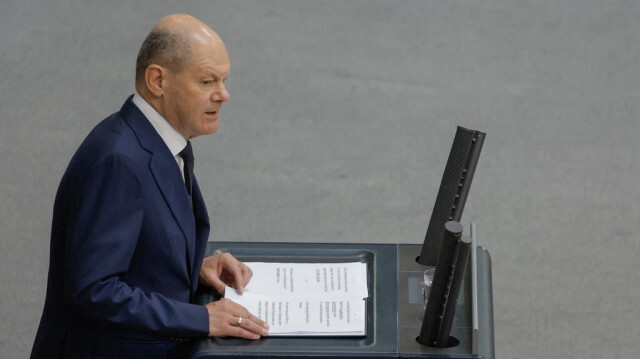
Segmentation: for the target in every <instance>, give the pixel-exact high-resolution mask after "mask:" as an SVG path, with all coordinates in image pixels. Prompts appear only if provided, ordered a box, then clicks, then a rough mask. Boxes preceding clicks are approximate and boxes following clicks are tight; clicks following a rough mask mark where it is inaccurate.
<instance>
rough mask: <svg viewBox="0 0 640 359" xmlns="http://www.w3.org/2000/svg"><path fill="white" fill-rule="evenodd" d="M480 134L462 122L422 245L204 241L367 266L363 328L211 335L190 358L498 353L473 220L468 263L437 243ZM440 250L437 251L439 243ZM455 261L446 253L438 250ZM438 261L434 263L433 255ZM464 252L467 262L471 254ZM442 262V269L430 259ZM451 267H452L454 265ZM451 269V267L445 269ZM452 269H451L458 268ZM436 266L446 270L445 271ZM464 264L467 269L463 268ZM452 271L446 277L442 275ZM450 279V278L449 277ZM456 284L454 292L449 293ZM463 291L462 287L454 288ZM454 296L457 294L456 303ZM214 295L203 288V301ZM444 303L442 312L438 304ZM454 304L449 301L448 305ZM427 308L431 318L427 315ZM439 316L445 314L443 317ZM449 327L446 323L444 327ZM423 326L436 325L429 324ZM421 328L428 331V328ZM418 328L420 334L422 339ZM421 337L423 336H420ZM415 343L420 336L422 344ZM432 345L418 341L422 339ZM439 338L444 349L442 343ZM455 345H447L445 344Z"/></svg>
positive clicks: (220, 247) (487, 265)
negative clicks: (435, 334) (428, 277)
mask: <svg viewBox="0 0 640 359" xmlns="http://www.w3.org/2000/svg"><path fill="white" fill-rule="evenodd" d="M484 135H485V134H484V133H482V132H478V131H472V130H468V129H465V128H461V127H458V131H457V133H456V138H455V140H454V144H453V147H452V149H451V153H450V155H449V161H448V163H447V167H446V168H445V173H444V176H443V180H442V183H441V185H440V191H439V193H438V198H437V200H436V205H435V206H434V209H433V213H432V217H431V221H430V223H429V228H428V231H427V235H426V237H425V241H424V243H423V244H422V245H419V244H379V243H378V244H376V243H371V244H355V243H272V242H268V243H267V242H257V243H256V242H226V243H225V242H210V243H209V244H208V247H207V255H212V254H216V253H224V252H227V253H231V254H232V255H234V256H235V257H236V258H238V259H239V260H240V261H244V262H293V263H343V262H363V263H366V264H367V276H366V280H367V286H368V290H369V297H368V298H367V299H366V301H367V303H366V334H365V335H363V336H346V337H326V336H317V337H306V336H304V337H302V336H301V337H265V338H262V339H260V340H256V341H250V340H245V339H238V338H210V339H203V340H201V341H199V342H197V343H195V344H194V346H193V347H192V352H191V353H190V355H191V358H192V359H205V358H211V359H214V358H272V359H276V358H278V359H279V358H301V357H313V358H494V356H495V355H494V352H495V350H494V339H493V294H492V292H493V290H492V278H491V258H490V256H489V253H488V252H487V251H486V250H485V249H484V248H482V247H480V246H478V244H477V243H476V232H475V225H474V224H472V225H471V227H470V230H469V232H468V234H466V236H465V235H463V234H461V233H462V230H461V229H460V230H458V231H456V233H457V234H458V235H460V236H464V238H462V237H457V238H459V240H458V242H464V243H465V247H464V261H458V262H457V263H465V265H462V264H460V265H458V266H457V267H456V266H455V264H451V266H450V265H449V264H447V267H446V268H444V267H443V266H442V263H444V262H447V261H441V260H440V259H439V258H440V257H443V256H439V254H442V253H445V252H446V250H447V248H450V249H449V250H450V251H451V252H452V253H453V254H452V255H453V256H454V257H456V256H457V257H458V258H460V257H461V256H460V255H459V253H461V251H460V249H459V248H460V247H459V246H457V247H455V246H448V245H446V244H449V243H450V242H446V243H445V245H443V237H444V233H445V232H447V231H445V226H447V225H449V224H450V223H453V222H447V221H454V222H455V223H453V224H454V227H456V228H462V227H459V226H460V224H459V223H458V222H457V221H459V219H460V217H461V214H462V209H463V208H464V202H465V200H466V197H467V194H468V191H469V186H470V184H471V179H472V177H473V173H474V170H475V166H476V163H477V160H478V156H479V153H480V150H481V148H482V143H483V141H484ZM441 247H442V249H441ZM444 257H445V258H447V259H451V256H448V255H447V256H444ZM436 258H438V260H437V261H436ZM467 258H468V260H467ZM436 262H439V265H438V264H437V263H436ZM451 263H454V261H452V262H451ZM425 266H435V267H436V275H435V277H434V281H435V280H438V284H439V286H438V287H437V288H436V287H435V282H434V292H433V293H432V297H433V296H434V293H435V292H436V291H435V289H438V291H437V292H438V293H439V296H438V297H437V298H438V301H437V303H438V308H436V307H434V305H433V303H436V301H430V302H429V305H425V296H424V292H423V291H424V289H425V287H424V279H425V276H424V273H425V269H426V268H425ZM449 267H451V268H449ZM454 267H455V270H454ZM441 268H444V269H442V270H441ZM462 268H464V271H460V269H462ZM450 269H451V271H450V273H451V275H450V276H449V275H448V274H446V273H448V272H447V271H449V270H450ZM447 276H449V279H447ZM452 287H455V291H453V290H451V289H452ZM458 288H459V290H458ZM452 298H455V300H452ZM217 299H219V298H217V297H216V295H215V293H214V292H213V290H211V289H204V288H201V289H200V292H199V294H198V300H199V301H200V303H202V304H205V303H208V302H211V301H214V300H217ZM440 307H441V309H439V308H440ZM451 307H454V308H455V310H453V309H452V308H451ZM425 309H426V310H427V316H425ZM440 313H442V314H440ZM430 317H433V318H434V319H436V320H439V324H436V326H440V327H439V328H438V330H440V329H442V328H445V327H446V330H445V331H442V330H440V332H444V333H445V334H444V335H446V337H443V338H446V339H450V340H446V341H440V343H438V341H437V340H431V339H428V340H424V339H423V338H424V337H425V336H423V335H422V334H423V333H421V328H422V327H423V319H425V323H426V320H427V319H430ZM443 323H445V324H446V325H443ZM424 327H425V328H427V329H431V328H433V325H425V326H424ZM426 332H430V330H427V331H426ZM419 334H420V335H419ZM418 337H419V338H418ZM417 339H420V341H418V340H417ZM425 342H426V343H431V342H433V344H434V345H431V346H429V345H424V344H421V343H425ZM443 342H444V343H445V344H444V345H442V343H443ZM449 343H451V344H449Z"/></svg>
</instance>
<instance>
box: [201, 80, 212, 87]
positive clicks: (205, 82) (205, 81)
mask: <svg viewBox="0 0 640 359" xmlns="http://www.w3.org/2000/svg"><path fill="white" fill-rule="evenodd" d="M212 83H213V81H212V80H204V81H202V84H203V85H205V86H209V85H211V84H212Z"/></svg>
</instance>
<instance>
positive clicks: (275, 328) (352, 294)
mask: <svg viewBox="0 0 640 359" xmlns="http://www.w3.org/2000/svg"><path fill="white" fill-rule="evenodd" d="M245 264H246V265H247V266H249V268H251V270H252V271H253V277H252V278H251V281H250V282H249V285H247V287H245V290H244V293H243V294H242V295H239V294H238V292H236V290H235V289H233V288H229V287H227V288H226V289H225V298H229V299H231V300H233V301H234V302H236V303H238V304H240V305H242V306H244V307H245V308H247V310H249V312H251V313H252V314H253V315H255V316H257V317H259V318H260V319H262V320H264V321H265V322H266V323H267V324H268V325H269V335H270V336H362V335H366V304H367V303H366V302H367V298H368V297H369V293H368V287H367V265H366V263H361V262H349V263H266V262H245Z"/></svg>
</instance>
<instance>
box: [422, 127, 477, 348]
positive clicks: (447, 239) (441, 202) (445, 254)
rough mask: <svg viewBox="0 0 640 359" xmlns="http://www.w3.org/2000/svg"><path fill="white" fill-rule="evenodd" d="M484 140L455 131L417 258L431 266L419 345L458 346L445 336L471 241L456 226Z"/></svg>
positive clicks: (455, 302)
mask: <svg viewBox="0 0 640 359" xmlns="http://www.w3.org/2000/svg"><path fill="white" fill-rule="evenodd" d="M485 136H486V134H485V133H482V132H480V131H474V130H469V129H466V128H463V127H459V126H458V128H457V131H456V135H455V138H454V141H453V145H452V147H451V152H450V154H449V159H448V160H447V165H446V168H445V171H444V174H443V176H442V182H441V183H440V189H439V191H438V196H437V198H436V203H435V205H434V207H433V212H432V214H431V220H430V222H429V227H428V229H427V234H426V236H425V239H424V243H423V245H422V249H421V252H420V256H419V257H417V258H416V261H417V262H418V263H420V264H423V265H425V266H432V267H433V266H435V274H434V276H433V281H432V283H431V287H430V290H429V298H428V301H427V307H426V310H425V315H424V318H423V321H422V328H421V330H420V335H419V336H418V337H417V338H416V340H417V341H418V342H419V343H420V344H422V345H427V346H431V347H440V348H445V347H452V346H455V345H457V344H458V340H457V339H456V338H454V337H451V336H450V333H451V327H452V324H453V319H454V314H455V308H456V304H457V300H458V293H459V292H460V286H461V284H462V281H463V277H464V272H465V268H466V267H467V261H468V258H469V252H470V248H471V240H470V238H469V237H463V236H462V232H463V228H462V225H461V224H460V223H459V221H460V219H461V218H462V211H463V210H464V205H465V202H466V199H467V195H468V193H469V189H470V187H471V181H472V180H473V175H474V173H475V169H476V165H477V163H478V159H479V157H480V151H481V150H482V145H483V143H484V138H485Z"/></svg>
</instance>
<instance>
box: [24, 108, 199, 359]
mask: <svg viewBox="0 0 640 359" xmlns="http://www.w3.org/2000/svg"><path fill="white" fill-rule="evenodd" d="M192 197H193V199H192V200H190V199H189V196H188V194H187V191H186V188H185V185H184V181H183V179H182V175H181V172H180V168H179V166H178V164H177V163H176V160H175V158H174V157H173V155H172V154H171V153H170V151H169V149H168V148H167V146H166V145H165V143H164V142H163V140H162V138H161V137H160V136H159V135H158V133H157V132H156V131H155V129H154V128H153V126H152V125H151V123H150V122H149V121H148V120H147V119H146V118H145V116H144V115H143V114H142V112H141V111H140V110H139V109H138V108H137V107H136V106H135V105H134V104H133V102H132V101H131V97H130V98H129V99H128V100H127V101H126V102H125V104H124V105H123V106H122V108H121V109H120V111H119V112H116V113H115V114H113V115H111V116H109V117H108V118H106V119H105V120H103V121H102V122H101V123H100V124H98V125H97V126H96V127H95V128H94V129H93V131H92V132H91V133H90V134H89V135H88V136H87V138H86V139H85V141H84V142H83V143H82V145H81V146H80V147H79V148H78V150H77V152H76V154H75V155H74V156H73V158H72V159H71V162H70V163H69V167H68V168H67V171H66V172H65V174H64V176H63V178H62V181H61V183H60V187H59V189H58V193H57V195H56V200H55V205H54V212H53V225H52V231H51V253H50V264H49V278H48V283H47V295H46V299H45V305H44V311H43V314H42V319H41V322H40V327H39V329H38V333H37V335H36V339H35V342H34V346H33V350H32V353H31V357H32V358H100V357H104V358H111V357H113V358H116V357H117V358H141V357H156V356H159V357H162V356H163V355H164V354H163V353H164V352H165V351H166V350H168V348H171V346H172V344H171V343H172V341H171V340H172V338H189V337H204V336H206V335H207V334H208V332H209V319H208V314H207V310H206V308H205V307H204V306H202V305H195V304H191V303H192V301H193V297H194V293H195V291H196V288H197V285H198V275H199V272H200V266H201V265H202V259H203V256H204V250H205V247H206V242H207V238H208V236H209V217H208V215H207V210H206V208H205V204H204V201H203V199H202V194H201V192H200V189H199V187H198V185H197V182H195V183H194V187H193V195H192Z"/></svg>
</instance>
